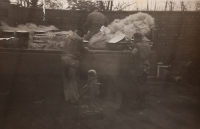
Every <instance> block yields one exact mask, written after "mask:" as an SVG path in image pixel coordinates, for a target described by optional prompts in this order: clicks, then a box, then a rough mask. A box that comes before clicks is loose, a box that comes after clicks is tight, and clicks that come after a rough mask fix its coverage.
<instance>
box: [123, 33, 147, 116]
mask: <svg viewBox="0 0 200 129" xmlns="http://www.w3.org/2000/svg"><path fill="white" fill-rule="evenodd" d="M133 39H134V43H133V44H132V45H131V48H132V50H131V60H132V68H131V69H130V71H129V72H130V73H129V75H130V78H129V79H128V80H127V82H123V83H124V84H120V85H125V87H124V88H123V87H121V89H120V90H121V91H122V102H121V106H120V109H119V111H121V112H126V111H127V110H128V109H130V108H133V107H132V106H133V103H132V102H133V99H134V97H136V104H137V106H139V108H143V107H144V104H145V83H146V80H147V77H148V74H147V69H148V68H149V56H150V52H151V47H150V44H148V43H147V42H145V41H144V40H142V34H140V33H135V34H134V35H133ZM134 107H135V106H134Z"/></svg>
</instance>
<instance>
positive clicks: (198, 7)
mask: <svg viewBox="0 0 200 129" xmlns="http://www.w3.org/2000/svg"><path fill="white" fill-rule="evenodd" d="M195 10H196V11H200V1H196V2H195Z"/></svg>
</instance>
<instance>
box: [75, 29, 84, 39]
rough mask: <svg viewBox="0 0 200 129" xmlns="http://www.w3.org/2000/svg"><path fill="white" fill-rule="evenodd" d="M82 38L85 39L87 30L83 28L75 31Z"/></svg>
mask: <svg viewBox="0 0 200 129" xmlns="http://www.w3.org/2000/svg"><path fill="white" fill-rule="evenodd" d="M75 32H76V33H77V34H78V35H79V36H80V37H83V36H84V35H85V33H86V32H85V30H84V29H83V28H77V29H76V31H75Z"/></svg>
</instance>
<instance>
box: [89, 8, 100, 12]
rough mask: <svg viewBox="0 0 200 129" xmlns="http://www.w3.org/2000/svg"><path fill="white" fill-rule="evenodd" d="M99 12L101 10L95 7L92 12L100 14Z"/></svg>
mask: <svg viewBox="0 0 200 129" xmlns="http://www.w3.org/2000/svg"><path fill="white" fill-rule="evenodd" d="M98 11H99V8H97V7H94V8H92V9H91V12H98Z"/></svg>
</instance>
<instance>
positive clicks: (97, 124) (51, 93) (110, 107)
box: [1, 75, 200, 129]
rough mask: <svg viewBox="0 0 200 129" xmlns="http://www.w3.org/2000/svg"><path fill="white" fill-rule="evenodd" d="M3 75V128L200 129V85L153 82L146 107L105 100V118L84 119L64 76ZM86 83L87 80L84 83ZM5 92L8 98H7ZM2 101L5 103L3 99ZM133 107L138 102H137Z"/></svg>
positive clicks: (148, 89)
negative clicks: (68, 98)
mask: <svg viewBox="0 0 200 129" xmlns="http://www.w3.org/2000/svg"><path fill="white" fill-rule="evenodd" d="M13 79H14V78H9V77H6V76H4V77H1V82H2V84H5V85H10V88H9V89H10V91H9V93H6V92H5V93H1V98H3V97H4V99H6V100H7V101H5V100H4V102H1V104H3V107H5V108H4V110H3V109H2V110H3V111H4V113H3V117H1V120H2V127H3V129H199V128H200V123H199V120H200V110H199V109H200V101H199V100H200V98H199V97H200V95H199V93H200V92H199V91H200V88H199V87H198V86H191V85H184V86H183V84H182V85H176V84H174V83H169V84H168V85H165V83H163V82H161V81H151V80H150V81H149V82H148V85H147V97H146V102H147V103H146V108H144V109H136V108H129V109H127V110H126V111H123V112H121V111H118V108H119V106H120V103H119V102H120V95H118V97H117V99H115V101H113V100H112V101H110V100H101V101H100V103H101V105H102V108H103V115H104V117H103V118H98V117H93V118H88V119H86V118H85V119H83V118H81V117H80V111H79V109H80V108H79V106H76V107H75V106H70V105H69V104H67V103H66V102H65V101H64V95H63V87H62V78H60V76H49V75H46V76H44V75H37V76H32V75H31V76H28V75H24V76H17V77H16V78H15V79H14V80H13ZM83 83H84V82H83ZM5 96H7V97H5ZM1 101H3V100H2V99H1ZM133 107H134V104H133Z"/></svg>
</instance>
